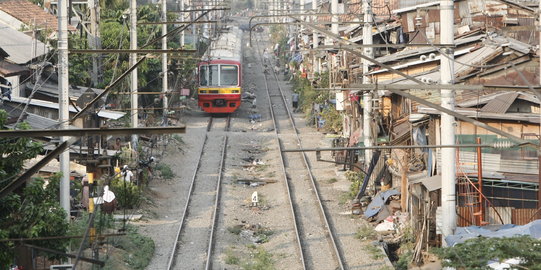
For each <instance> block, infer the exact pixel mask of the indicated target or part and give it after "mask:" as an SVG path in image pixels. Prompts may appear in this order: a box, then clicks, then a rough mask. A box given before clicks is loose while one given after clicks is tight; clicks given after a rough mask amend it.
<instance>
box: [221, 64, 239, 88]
mask: <svg viewBox="0 0 541 270" xmlns="http://www.w3.org/2000/svg"><path fill="white" fill-rule="evenodd" d="M220 69H221V70H220V71H221V73H220V77H221V80H220V85H222V86H236V85H238V84H239V80H238V78H239V75H238V73H239V72H238V70H239V68H238V67H237V66H235V65H222V66H221V68H220Z"/></svg>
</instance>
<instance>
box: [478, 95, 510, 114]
mask: <svg viewBox="0 0 541 270" xmlns="http://www.w3.org/2000/svg"><path fill="white" fill-rule="evenodd" d="M518 95H519V93H517V92H511V93H505V94H503V95H499V96H497V97H495V98H493V99H491V100H490V101H489V102H488V103H487V104H486V105H485V106H483V108H481V111H482V112H493V113H506V112H507V110H508V109H509V107H511V104H513V102H515V100H516V99H517V97H518Z"/></svg>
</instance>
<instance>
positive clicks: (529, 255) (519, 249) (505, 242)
mask: <svg viewBox="0 0 541 270" xmlns="http://www.w3.org/2000/svg"><path fill="white" fill-rule="evenodd" d="M433 251H434V253H435V254H436V255H438V257H440V259H442V262H443V266H444V267H445V266H449V267H454V268H461V269H489V268H488V267H487V262H488V261H489V260H500V261H502V260H506V259H510V258H520V260H521V263H520V266H521V267H517V269H518V268H522V269H541V240H537V239H534V238H532V237H530V236H526V235H523V236H515V237H508V238H486V237H479V238H473V239H469V240H466V241H465V242H464V243H461V244H457V245H455V246H453V247H447V248H438V249H434V250H433Z"/></svg>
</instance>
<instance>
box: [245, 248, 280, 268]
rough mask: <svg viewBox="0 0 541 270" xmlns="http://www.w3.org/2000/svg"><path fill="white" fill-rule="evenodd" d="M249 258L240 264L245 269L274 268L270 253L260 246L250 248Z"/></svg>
mask: <svg viewBox="0 0 541 270" xmlns="http://www.w3.org/2000/svg"><path fill="white" fill-rule="evenodd" d="M250 249H251V250H250V259H249V260H248V261H246V262H244V263H243V264H242V269H245V270H271V269H275V268H274V260H273V259H272V254H271V253H269V252H268V251H266V250H265V249H264V248H262V247H253V246H252V247H251V248H250Z"/></svg>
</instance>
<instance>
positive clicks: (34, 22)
mask: <svg viewBox="0 0 541 270" xmlns="http://www.w3.org/2000/svg"><path fill="white" fill-rule="evenodd" d="M0 22H2V23H3V24H5V25H8V26H9V27H10V28H12V29H14V30H18V31H23V32H27V33H29V34H30V35H34V34H32V33H34V31H36V32H37V33H39V34H41V35H42V36H43V37H44V38H49V39H56V33H57V32H58V18H57V17H56V16H54V15H52V14H50V13H48V12H47V11H45V10H44V9H43V8H41V7H39V6H37V5H35V4H34V3H32V2H30V1H27V0H7V1H0ZM75 30H76V28H75V27H73V26H71V25H68V31H75Z"/></svg>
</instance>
